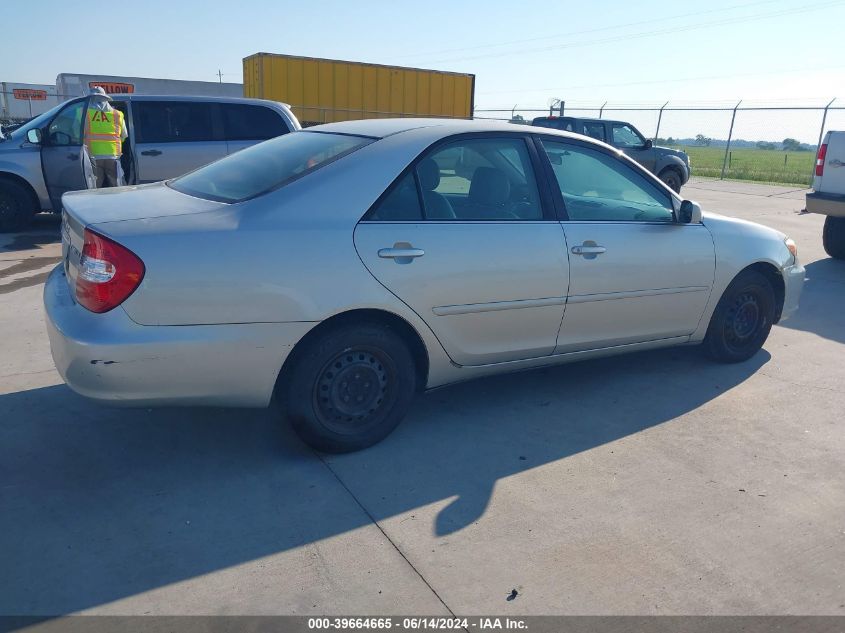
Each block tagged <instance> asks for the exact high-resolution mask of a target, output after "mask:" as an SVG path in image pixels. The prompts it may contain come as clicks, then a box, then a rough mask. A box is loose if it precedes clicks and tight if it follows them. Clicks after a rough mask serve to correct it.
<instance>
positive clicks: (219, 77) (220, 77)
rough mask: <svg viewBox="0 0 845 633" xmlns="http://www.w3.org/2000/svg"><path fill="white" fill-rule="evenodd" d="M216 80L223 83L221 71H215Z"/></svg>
mask: <svg viewBox="0 0 845 633" xmlns="http://www.w3.org/2000/svg"><path fill="white" fill-rule="evenodd" d="M217 79H218V80H219V81H220V83H221V84H222V83H223V71H221V70H220V69H219V68H218V69H217Z"/></svg>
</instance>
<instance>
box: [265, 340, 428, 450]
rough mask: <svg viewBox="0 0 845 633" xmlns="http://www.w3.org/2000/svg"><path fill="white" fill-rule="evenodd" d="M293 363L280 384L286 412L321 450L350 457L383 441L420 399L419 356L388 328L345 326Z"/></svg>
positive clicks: (300, 353)
mask: <svg viewBox="0 0 845 633" xmlns="http://www.w3.org/2000/svg"><path fill="white" fill-rule="evenodd" d="M292 360H293V362H292V365H291V367H290V368H289V371H288V370H286V371H285V373H284V375H283V378H282V384H281V385H280V396H281V401H282V408H283V410H284V412H285V414H286V417H287V418H288V419H289V420H290V422H291V424H292V426H293V429H294V430H295V431H296V433H297V435H299V436H300V437H301V438H302V440H303V441H305V443H306V444H308V445H309V446H312V447H313V448H316V449H317V450H320V451H324V452H327V453H344V452H348V451H355V450H360V449H362V448H366V447H368V446H372V445H373V444H375V443H377V442H379V441H381V440H382V439H384V438H385V437H386V436H387V435H388V434H390V432H391V431H393V429H395V428H396V426H397V425H398V424H399V422H400V421H401V420H402V418H403V417H405V414H406V412H407V411H408V408H409V406H410V403H411V400H412V399H413V396H414V390H415V385H416V369H415V366H414V360H413V357H412V356H411V352H410V351H409V349H408V346H407V345H406V344H405V342H404V341H403V340H402V338H401V337H400V336H399V335H398V334H397V333H396V332H394V331H393V330H391V329H390V328H389V327H386V326H382V325H375V324H348V325H343V326H340V327H338V328H335V329H332V330H330V331H327V332H325V333H324V334H322V335H320V336H319V337H318V338H316V339H315V340H313V341H311V342H310V343H308V344H306V346H305V347H304V348H303V349H301V350H297V351H296V356H295V357H294V359H292Z"/></svg>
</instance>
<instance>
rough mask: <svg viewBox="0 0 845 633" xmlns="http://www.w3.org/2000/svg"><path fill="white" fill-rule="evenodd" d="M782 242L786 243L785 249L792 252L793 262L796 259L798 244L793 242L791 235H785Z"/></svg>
mask: <svg viewBox="0 0 845 633" xmlns="http://www.w3.org/2000/svg"><path fill="white" fill-rule="evenodd" d="M783 243H784V244H785V245H786V248H787V250H789V252H790V253H792V261H793V263H794V262H796V261H798V245H797V244H796V243H795V240H793V239H792V238H791V237H787V238H786V239H785V240H784V241H783Z"/></svg>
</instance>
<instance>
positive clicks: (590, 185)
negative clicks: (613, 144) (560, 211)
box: [543, 140, 674, 222]
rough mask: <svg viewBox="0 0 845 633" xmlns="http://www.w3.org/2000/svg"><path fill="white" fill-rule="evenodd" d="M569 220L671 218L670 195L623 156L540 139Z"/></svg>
mask: <svg viewBox="0 0 845 633" xmlns="http://www.w3.org/2000/svg"><path fill="white" fill-rule="evenodd" d="M543 147H544V148H545V150H546V153H547V155H548V156H549V161H550V162H551V164H552V170H553V171H554V174H555V178H556V179H557V183H558V185H559V186H560V193H561V195H562V196H563V201H564V205H565V206H566V213H567V215H568V216H569V219H570V220H593V221H616V222H632V221H641V222H672V221H673V220H674V214H673V212H672V200H671V197H670V196H669V195H668V194H667V193H666V192H664V191H661V190H660V189H659V188H658V187H657V185H655V184H654V183H651V182H649V181H648V180H647V179H646V178H645V177H644V176H643V175H642V174H639V173H637V172H636V171H635V169H634V168H632V167H631V166H630V165H627V164H626V163H625V162H624V161H623V160H622V159H620V158H616V157H613V156H610V155H608V154H605V153H604V152H600V151H597V150H593V149H588V148H586V147H581V146H577V145H570V144H568V143H558V142H553V141H547V140H544V141H543Z"/></svg>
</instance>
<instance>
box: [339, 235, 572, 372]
mask: <svg viewBox="0 0 845 633" xmlns="http://www.w3.org/2000/svg"><path fill="white" fill-rule="evenodd" d="M394 246H401V247H404V246H407V247H412V248H416V249H421V250H422V251H424V255H423V256H420V257H415V258H413V259H412V260H410V261H407V262H402V261H399V260H396V259H389V258H384V257H380V256H379V251H381V250H382V249H385V248H391V247H394ZM355 247H356V249H357V251H358V254H359V255H360V257H361V260H362V261H363V262H364V265H365V266H366V267H367V268H368V269H369V271H370V272H371V273H372V274H373V276H374V277H375V278H376V279H378V280H379V281H380V282H381V283H382V284H383V285H384V286H385V287H386V288H387V289H388V290H390V291H391V292H392V293H393V294H395V295H396V296H397V297H398V298H399V299H401V300H402V301H403V302H404V303H406V304H407V305H408V306H409V307H410V308H411V309H413V310H414V311H415V312H416V313H417V314H418V315H419V316H420V318H422V319H423V320H424V321H425V322H426V323H427V324H428V325H429V327H431V329H432V331H433V332H434V333H435V335H436V336H437V337H438V339H439V340H440V342H441V343H442V345H443V347H444V349H445V350H446V352H447V353H448V354H449V356H450V357H451V358H452V360H453V361H455V362H456V363H458V364H460V365H483V364H488V363H497V362H503V361H509V360H518V359H524V358H534V357H538V356H545V355H548V354H551V353H552V352H553V350H554V348H555V344H556V338H557V332H558V329H559V328H560V322H561V318H562V316H563V310H564V303H565V301H566V299H565V298H566V293H567V284H568V266H569V264H568V258H567V255H566V249H565V244H564V237H563V231H562V230H561V227H560V225H559V224H558V223H557V222H498V223H497V222H466V223H462V222H441V223H436V222H430V223H419V224H416V223H397V224H388V223H370V222H362V223H360V224H359V225H358V227H357V228H356V230H355Z"/></svg>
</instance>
